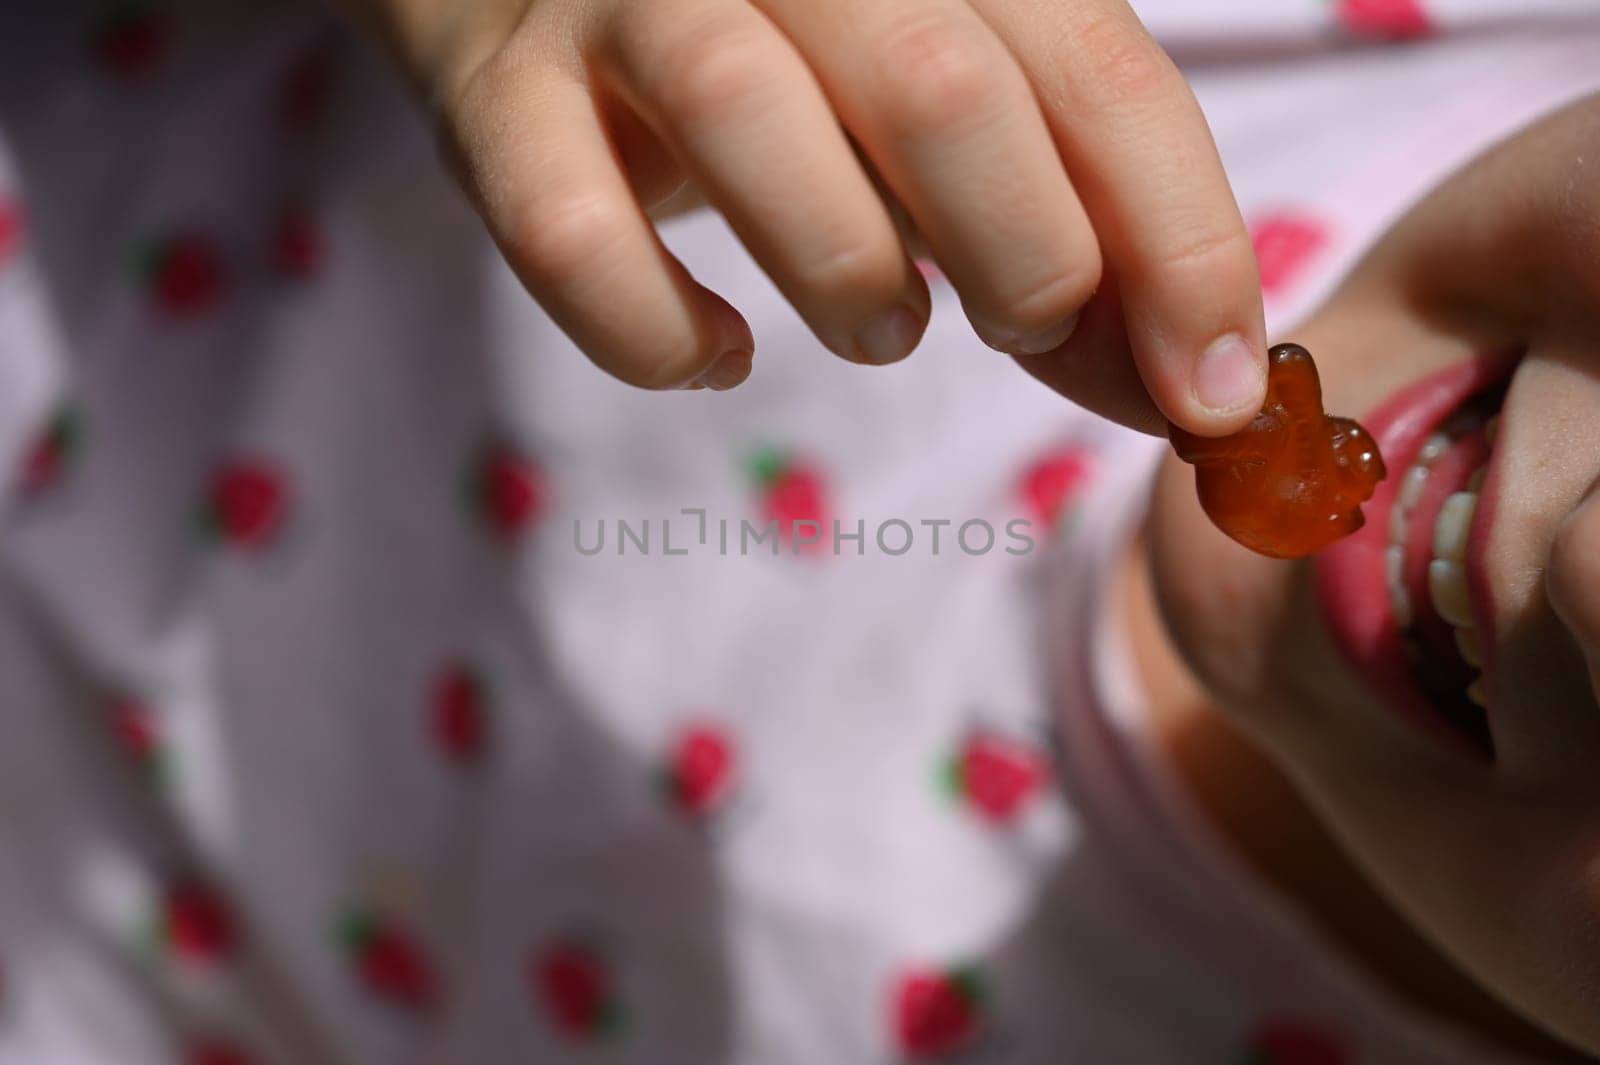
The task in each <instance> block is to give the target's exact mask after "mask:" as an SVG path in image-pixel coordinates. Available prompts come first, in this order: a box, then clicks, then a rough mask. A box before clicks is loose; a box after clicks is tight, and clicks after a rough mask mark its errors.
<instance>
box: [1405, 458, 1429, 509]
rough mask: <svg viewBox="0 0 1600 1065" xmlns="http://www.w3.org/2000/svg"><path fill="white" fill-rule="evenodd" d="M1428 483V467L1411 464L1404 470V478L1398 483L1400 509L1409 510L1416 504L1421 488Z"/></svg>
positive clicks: (1420, 494)
mask: <svg viewBox="0 0 1600 1065" xmlns="http://www.w3.org/2000/svg"><path fill="white" fill-rule="evenodd" d="M1427 485H1428V467H1426V466H1413V467H1411V468H1410V469H1409V470H1407V471H1406V479H1405V481H1404V482H1402V483H1401V485H1400V509H1402V510H1410V509H1411V508H1412V507H1414V506H1416V505H1417V500H1419V499H1421V498H1422V490H1423V489H1424V488H1426V487H1427Z"/></svg>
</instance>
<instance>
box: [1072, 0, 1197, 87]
mask: <svg viewBox="0 0 1600 1065" xmlns="http://www.w3.org/2000/svg"><path fill="white" fill-rule="evenodd" d="M1077 36H1078V50H1079V54H1081V55H1082V56H1083V57H1084V60H1085V67H1084V71H1083V75H1082V77H1083V79H1084V80H1083V84H1084V86H1085V87H1086V88H1087V89H1088V92H1089V95H1090V96H1091V97H1093V98H1098V99H1100V100H1102V101H1104V102H1105V103H1107V104H1110V105H1113V106H1115V105H1120V104H1125V103H1132V102H1141V101H1146V100H1150V99H1153V98H1158V97H1160V96H1162V95H1163V94H1165V93H1167V92H1169V91H1171V90H1172V89H1173V88H1174V87H1176V86H1180V85H1182V78H1181V77H1180V76H1179V75H1178V73H1177V69H1176V68H1175V67H1174V66H1173V65H1172V61H1171V60H1170V59H1168V58H1167V55H1166V53H1165V52H1163V51H1162V50H1161V48H1160V47H1159V46H1158V45H1157V44H1156V43H1155V42H1154V41H1152V40H1151V39H1150V37H1149V35H1148V34H1146V33H1145V32H1144V30H1143V29H1141V28H1139V27H1137V26H1134V25H1129V24H1128V23H1127V22H1126V21H1125V20H1123V19H1119V18H1116V17H1114V16H1111V15H1101V16H1097V17H1096V18H1093V19H1090V20H1089V21H1087V22H1085V23H1084V25H1083V26H1082V27H1081V28H1080V29H1079V31H1078V35H1077Z"/></svg>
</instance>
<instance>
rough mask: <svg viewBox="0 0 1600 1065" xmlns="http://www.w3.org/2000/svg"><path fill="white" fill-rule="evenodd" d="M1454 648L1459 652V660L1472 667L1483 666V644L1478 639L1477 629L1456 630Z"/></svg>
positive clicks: (1480, 667)
mask: <svg viewBox="0 0 1600 1065" xmlns="http://www.w3.org/2000/svg"><path fill="white" fill-rule="evenodd" d="M1456 650H1457V651H1460V652H1461V660H1462V661H1463V662H1465V663H1466V664H1467V665H1469V666H1471V667H1472V668H1473V669H1482V668H1483V644H1482V642H1480V641H1479V639H1478V630H1477V629H1457V630H1456Z"/></svg>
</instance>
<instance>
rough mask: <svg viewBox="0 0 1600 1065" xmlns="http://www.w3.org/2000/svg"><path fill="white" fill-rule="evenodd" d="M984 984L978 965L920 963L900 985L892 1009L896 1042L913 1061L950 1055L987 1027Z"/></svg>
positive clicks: (967, 1045) (974, 1039)
mask: <svg viewBox="0 0 1600 1065" xmlns="http://www.w3.org/2000/svg"><path fill="white" fill-rule="evenodd" d="M984 998H985V995H984V986H983V979H982V976H981V975H980V974H979V973H978V972H977V970H975V969H972V968H954V969H946V970H943V971H939V970H933V969H914V970H912V971H910V972H908V973H905V974H904V975H902V976H901V977H900V978H899V980H898V981H896V983H895V985H894V989H893V992H892V995H891V1001H890V1012H891V1024H892V1025H893V1030H894V1038H895V1044H896V1046H897V1047H898V1048H899V1050H900V1053H901V1054H902V1055H904V1056H905V1057H906V1058H909V1059H911V1060H913V1061H932V1060H935V1059H938V1058H948V1057H952V1056H954V1055H955V1054H957V1053H959V1052H961V1051H963V1050H967V1049H969V1048H970V1047H971V1046H972V1045H973V1044H974V1043H976V1042H977V1041H978V1039H979V1037H980V1036H981V1035H982V1032H983V1025H984Z"/></svg>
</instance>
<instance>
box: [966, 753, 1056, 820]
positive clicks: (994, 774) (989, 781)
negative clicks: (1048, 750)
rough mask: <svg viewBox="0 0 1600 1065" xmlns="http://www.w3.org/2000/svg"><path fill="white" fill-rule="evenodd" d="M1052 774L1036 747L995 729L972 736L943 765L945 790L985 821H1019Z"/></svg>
mask: <svg viewBox="0 0 1600 1065" xmlns="http://www.w3.org/2000/svg"><path fill="white" fill-rule="evenodd" d="M1047 777H1048V771H1047V768H1046V763H1045V759H1044V757H1043V756H1042V755H1041V754H1040V753H1039V752H1038V751H1037V750H1035V749H1034V748H1033V747H1030V746H1028V745H1026V744H1023V743H1019V742H1017V741H1015V740H1010V739H1007V738H1005V737H1003V736H1000V735H997V734H995V733H991V732H984V731H977V732H974V733H972V734H971V735H969V736H968V737H967V739H966V741H965V742H964V743H963V744H962V745H961V749H960V750H959V751H957V752H956V754H955V755H954V757H952V758H950V759H948V760H947V761H946V762H945V763H944V765H943V767H942V768H941V772H940V778H941V781H942V783H943V785H944V790H945V791H946V792H947V793H948V794H950V795H953V796H955V797H957V798H959V799H961V800H962V801H964V802H965V803H966V804H967V805H968V806H970V807H971V808H972V809H973V810H974V811H975V812H977V814H978V815H979V816H981V817H982V818H983V819H984V820H986V821H990V822H993V823H994V824H1007V823H1009V822H1011V821H1014V820H1016V818H1017V816H1018V815H1019V814H1021V813H1022V811H1023V809H1024V808H1026V806H1027V805H1028V801H1029V800H1030V799H1032V798H1033V797H1034V796H1035V795H1037V794H1038V793H1039V791H1040V789H1041V788H1042V787H1043V785H1044V782H1045V780H1046V779H1047Z"/></svg>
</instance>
